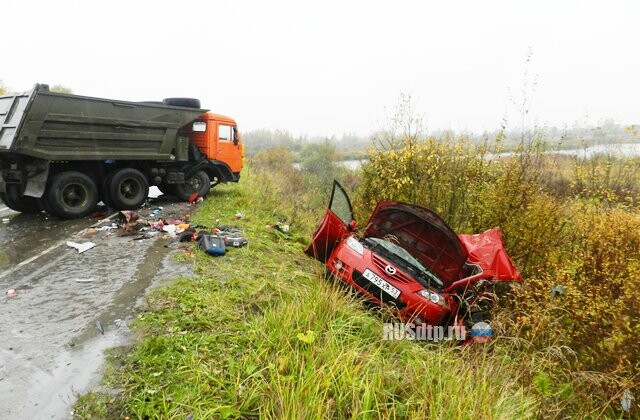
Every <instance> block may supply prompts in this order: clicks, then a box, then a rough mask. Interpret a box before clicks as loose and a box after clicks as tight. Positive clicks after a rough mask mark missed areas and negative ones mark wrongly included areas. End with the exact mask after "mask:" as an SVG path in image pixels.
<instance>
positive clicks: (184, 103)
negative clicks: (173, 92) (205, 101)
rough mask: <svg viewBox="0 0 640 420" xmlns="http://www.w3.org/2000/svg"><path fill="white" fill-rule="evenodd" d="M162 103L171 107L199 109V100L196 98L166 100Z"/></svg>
mask: <svg viewBox="0 0 640 420" xmlns="http://www.w3.org/2000/svg"><path fill="white" fill-rule="evenodd" d="M162 103H163V104H165V105H171V106H181V107H184V108H196V109H200V99H196V98H166V99H163V100H162Z"/></svg>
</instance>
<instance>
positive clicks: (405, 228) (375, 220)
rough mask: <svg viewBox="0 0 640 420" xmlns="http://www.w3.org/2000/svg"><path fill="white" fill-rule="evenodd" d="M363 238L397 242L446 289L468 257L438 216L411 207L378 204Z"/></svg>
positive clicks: (389, 203) (453, 233)
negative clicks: (432, 273)
mask: <svg viewBox="0 0 640 420" xmlns="http://www.w3.org/2000/svg"><path fill="white" fill-rule="evenodd" d="M364 235H365V236H368V237H374V238H381V239H391V240H393V241H397V243H398V244H399V245H400V246H402V247H403V248H404V249H406V250H407V251H408V252H409V253H410V254H411V255H413V256H414V257H415V258H416V259H418V260H419V261H420V262H422V263H423V264H424V265H426V266H427V267H429V268H430V269H431V270H432V271H433V272H434V273H435V274H436V275H437V276H438V277H440V279H442V281H443V283H444V285H445V287H446V286H449V285H450V284H451V283H453V282H455V281H456V280H459V279H460V276H461V273H462V267H463V265H464V263H465V262H466V261H467V257H468V253H467V250H466V249H465V247H464V246H463V245H462V243H461V242H460V239H459V238H458V235H456V234H455V232H454V231H453V230H451V228H450V227H449V226H448V225H447V224H446V223H445V221H444V220H442V219H441V218H440V216H438V215H437V214H435V213H434V212H432V211H431V210H428V209H426V208H424V207H420V206H416V205H413V204H408V203H400V202H395V201H381V202H379V203H378V205H377V206H376V208H375V210H374V211H373V214H372V215H371V219H369V223H368V225H367V227H366V229H365V232H364Z"/></svg>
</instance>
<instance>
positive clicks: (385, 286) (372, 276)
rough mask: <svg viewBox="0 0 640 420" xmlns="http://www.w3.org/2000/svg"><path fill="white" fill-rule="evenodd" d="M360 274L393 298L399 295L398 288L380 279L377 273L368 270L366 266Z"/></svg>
mask: <svg viewBox="0 0 640 420" xmlns="http://www.w3.org/2000/svg"><path fill="white" fill-rule="evenodd" d="M362 275H363V276H364V278H365V279H367V280H369V281H370V282H371V283H373V284H375V285H376V286H378V287H379V288H380V289H381V290H384V291H385V292H387V293H388V294H389V295H391V296H393V298H394V299H397V298H398V296H400V290H398V289H396V288H395V287H393V286H392V285H390V284H389V282H387V281H386V280H384V279H382V278H381V277H380V276H379V275H377V274H376V273H374V272H373V271H371V270H369V269H368V268H367V269H366V270H364V273H363V274H362Z"/></svg>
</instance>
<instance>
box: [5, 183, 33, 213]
mask: <svg viewBox="0 0 640 420" xmlns="http://www.w3.org/2000/svg"><path fill="white" fill-rule="evenodd" d="M0 198H2V201H4V204H6V205H7V207H9V208H10V209H11V210H15V211H19V212H20V213H28V214H36V213H40V212H41V211H42V206H40V200H39V199H37V198H35V197H29V196H26V195H21V194H20V186H19V185H15V184H8V185H7V192H4V193H0Z"/></svg>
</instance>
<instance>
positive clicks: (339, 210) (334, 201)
mask: <svg viewBox="0 0 640 420" xmlns="http://www.w3.org/2000/svg"><path fill="white" fill-rule="evenodd" d="M329 210H331V211H332V212H333V214H335V215H336V216H338V218H339V219H340V220H342V222H343V223H344V224H345V225H349V223H351V222H352V221H353V209H352V208H351V202H350V201H349V196H348V195H347V193H346V191H345V190H344V188H342V185H340V184H339V183H338V181H333V192H332V193H331V202H330V203H329Z"/></svg>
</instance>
